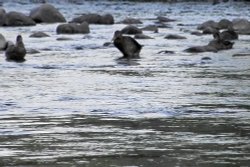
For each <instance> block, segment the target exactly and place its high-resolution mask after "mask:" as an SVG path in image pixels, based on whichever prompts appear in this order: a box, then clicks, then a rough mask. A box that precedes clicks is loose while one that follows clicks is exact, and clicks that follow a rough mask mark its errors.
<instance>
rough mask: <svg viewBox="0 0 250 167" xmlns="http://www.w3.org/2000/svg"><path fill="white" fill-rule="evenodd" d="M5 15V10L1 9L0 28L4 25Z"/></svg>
mask: <svg viewBox="0 0 250 167" xmlns="http://www.w3.org/2000/svg"><path fill="white" fill-rule="evenodd" d="M5 14H6V12H5V10H4V9H3V8H0V26H2V25H4V17H5Z"/></svg>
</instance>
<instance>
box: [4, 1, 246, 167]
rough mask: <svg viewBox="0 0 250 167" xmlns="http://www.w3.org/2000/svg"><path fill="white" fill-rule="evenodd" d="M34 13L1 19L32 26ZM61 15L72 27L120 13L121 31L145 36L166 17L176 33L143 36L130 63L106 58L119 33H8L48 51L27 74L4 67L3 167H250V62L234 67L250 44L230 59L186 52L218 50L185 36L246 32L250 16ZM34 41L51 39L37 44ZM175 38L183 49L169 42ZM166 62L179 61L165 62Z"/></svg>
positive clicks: (167, 11)
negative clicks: (129, 25)
mask: <svg viewBox="0 0 250 167" xmlns="http://www.w3.org/2000/svg"><path fill="white" fill-rule="evenodd" d="M37 5H38V4H32V3H22V4H19V3H13V2H8V3H4V4H3V7H4V8H5V9H6V10H7V11H12V10H18V11H20V10H19V9H22V10H21V11H22V12H24V13H26V14H27V13H28V12H29V11H30V10H31V9H32V8H33V7H35V6H37ZM54 5H55V6H56V7H57V8H59V9H60V11H61V12H62V13H63V14H64V15H65V17H66V18H67V20H71V19H72V18H73V17H76V16H77V15H79V14H80V13H85V12H97V13H100V14H102V13H112V14H113V15H114V17H115V21H116V22H119V21H120V20H122V19H124V18H126V17H128V16H131V17H136V18H140V19H141V20H142V21H143V23H144V24H143V25H139V27H143V26H145V25H149V24H154V22H155V21H156V20H155V18H156V17H157V16H159V15H162V16H167V17H170V18H173V19H177V21H176V22H171V23H169V26H170V27H172V28H160V29H159V33H153V32H147V31H145V32H144V33H145V34H146V35H149V36H151V37H153V38H154V39H149V40H139V42H140V43H141V44H143V45H144V47H143V50H142V52H141V59H139V60H131V61H125V60H118V59H117V58H119V57H121V53H120V52H119V51H118V50H117V49H116V48H114V47H103V44H104V43H105V42H109V41H111V39H112V36H113V32H114V31H115V30H117V29H121V28H123V27H125V25H123V24H114V25H108V26H107V25H90V30H91V33H90V34H88V35H57V34H56V32H55V29H56V26H57V25H58V24H39V25H37V26H34V27H14V28H7V27H4V28H3V27H2V28H0V30H1V33H2V34H3V35H4V36H5V37H6V38H7V39H8V40H14V39H15V37H16V35H17V34H20V33H21V34H22V35H23V38H24V42H25V44H26V47H27V48H33V49H37V50H39V51H40V53H38V54H28V55H27V57H26V59H27V61H25V62H24V63H13V62H6V61H5V60H4V56H1V58H0V73H1V75H0V80H1V81H2V82H1V83H0V157H1V158H0V166H51V167H52V166H53V167H54V166H87V167H99V166H100V167H103V166H119V167H121V166H123V167H125V166H126V167H128V166H130V167H132V166H133V167H137V166H138V167H139V166H143V167H144V166H145V167H152V166H157V167H161V166H162V167H163V166H164V167H165V166H211V167H214V166H249V164H250V142H249V141H250V140H249V138H250V112H249V111H250V105H249V104H250V103H249V102H250V57H249V56H241V57H233V56H232V55H233V54H235V53H246V52H250V49H249V42H250V36H246V35H242V36H240V39H239V40H238V41H235V45H234V49H232V50H228V51H221V52H218V53H202V54H188V53H184V52H183V50H184V49H186V48H187V47H189V46H193V45H197V44H198V45H202V44H207V42H208V41H209V40H211V39H212V37H211V36H210V35H206V36H202V37H200V36H199V37H198V36H193V35H190V33H189V32H187V31H185V30H195V28H196V26H197V25H198V24H199V23H202V22H204V21H207V20H209V19H213V20H215V21H219V20H220V19H222V18H227V19H230V20H232V19H234V18H239V17H240V18H243V17H244V18H247V19H249V20H250V14H249V5H250V4H245V3H240V2H238V3H224V4H220V5H218V6H211V5H210V4H208V3H201V4H197V3H174V4H168V3H129V2H106V1H102V2H83V3H81V4H72V3H66V5H65V4H64V3H63V4H60V5H58V4H56V3H55V4H54ZM179 23H182V24H184V25H182V26H178V24H179ZM34 31H43V32H46V33H47V34H49V35H50V37H48V38H41V39H34V38H29V35H30V34H31V33H32V32H34ZM169 33H174V34H179V35H184V36H186V37H187V39H186V40H166V39H163V37H164V36H165V35H166V34H169ZM59 37H69V38H72V40H69V41H57V40H56V39H57V38H59ZM79 48H80V50H79ZM162 50H172V51H175V52H176V53H175V54H164V53H161V54H158V52H159V51H162ZM204 57H210V58H211V60H203V59H202V58H204Z"/></svg>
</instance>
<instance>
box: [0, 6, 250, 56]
mask: <svg viewBox="0 0 250 167" xmlns="http://www.w3.org/2000/svg"><path fill="white" fill-rule="evenodd" d="M172 21H175V20H173V19H169V18H167V17H163V16H159V17H157V18H156V19H155V24H154V25H147V26H146V27H143V28H138V27H137V26H136V25H140V24H142V21H141V20H139V19H135V18H126V19H124V20H122V21H121V22H118V23H122V24H127V25H126V26H125V27H124V28H123V29H121V30H120V31H119V32H120V33H121V34H127V35H134V38H135V39H152V38H151V37H150V36H147V35H145V34H143V31H153V32H154V33H158V28H162V27H164V28H165V27H167V26H168V25H167V24H165V23H168V22H172ZM66 22H67V21H66V19H65V17H64V16H63V15H62V14H61V13H60V12H59V11H58V10H57V9H56V8H55V7H54V6H52V5H51V4H47V3H45V4H42V5H40V6H39V7H37V8H34V9H33V10H31V11H30V13H29V15H28V16H26V15H25V14H23V13H20V12H14V11H11V12H8V13H6V11H5V10H4V9H2V8H0V26H34V25H36V24H37V23H61V24H59V25H58V26H57V27H56V32H57V34H87V33H90V28H89V24H103V25H112V24H114V23H115V21H114V17H113V16H112V15H111V14H105V15H99V14H94V13H90V14H82V15H80V16H78V17H76V18H74V19H72V20H71V21H70V22H68V23H66ZM197 29H198V30H200V31H201V32H202V33H200V32H195V33H193V34H199V33H200V34H213V35H214V39H213V40H212V41H210V42H209V43H208V44H207V45H203V46H193V47H190V48H188V49H186V50H185V51H186V52H217V51H219V50H225V49H231V48H232V47H233V44H234V42H231V40H235V39H238V34H250V22H249V21H248V20H246V19H234V20H232V21H230V20H227V19H222V20H220V21H219V22H215V21H213V20H209V21H206V22H204V23H202V24H200V25H199V26H198V27H197ZM221 31H222V32H221ZM200 34H199V35H200ZM48 36H49V35H47V34H45V33H43V32H35V33H34V34H32V35H31V36H30V37H33V38H41V37H48ZM117 39H118V41H119V39H128V37H126V36H122V35H119V36H118V37H117ZM165 39H168V40H184V39H186V37H184V36H180V35H176V34H168V35H167V36H165ZM58 40H59V39H58ZM60 40H66V39H60ZM133 40H134V39H133ZM133 40H132V39H129V41H133ZM6 43H7V42H6V40H5V38H4V36H2V35H1V34H0V50H3V49H4V48H5V47H6ZM132 43H133V44H134V43H136V44H137V42H136V41H135V42H134V41H133V42H132ZM119 45H120V43H119ZM121 45H123V46H124V45H125V44H123V43H122V44H121ZM137 45H138V46H139V44H137ZM124 47H125V46H124ZM140 49H141V47H139V49H138V50H140ZM128 52H129V51H128ZM163 52H164V53H170V52H169V51H163ZM171 53H172V52H171ZM125 55H126V54H125ZM125 57H126V56H125ZM130 57H131V56H130ZM137 57H138V56H137Z"/></svg>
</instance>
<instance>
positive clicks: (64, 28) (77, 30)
mask: <svg viewBox="0 0 250 167" xmlns="http://www.w3.org/2000/svg"><path fill="white" fill-rule="evenodd" d="M56 32H57V34H87V33H89V32H90V30H89V24H88V23H87V22H83V23H81V24H78V23H67V24H61V25H59V26H57V28H56Z"/></svg>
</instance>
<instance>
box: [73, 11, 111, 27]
mask: <svg viewBox="0 0 250 167" xmlns="http://www.w3.org/2000/svg"><path fill="white" fill-rule="evenodd" d="M71 22H72V23H83V22H87V23H89V24H114V17H113V16H112V15H111V14H105V15H102V16H101V15H99V14H95V13H90V14H83V15H81V16H79V17H76V18H74V19H73V20H72V21H71Z"/></svg>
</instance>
